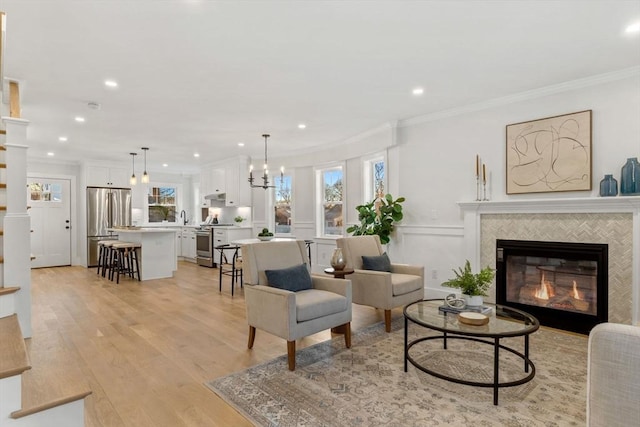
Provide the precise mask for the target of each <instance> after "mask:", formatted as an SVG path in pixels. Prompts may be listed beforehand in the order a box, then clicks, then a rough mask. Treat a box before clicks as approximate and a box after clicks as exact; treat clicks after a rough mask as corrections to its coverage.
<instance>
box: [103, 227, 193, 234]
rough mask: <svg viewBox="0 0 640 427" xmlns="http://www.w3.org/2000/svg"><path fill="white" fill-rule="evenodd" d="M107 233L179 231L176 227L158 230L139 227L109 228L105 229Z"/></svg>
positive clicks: (157, 228)
mask: <svg viewBox="0 0 640 427" xmlns="http://www.w3.org/2000/svg"><path fill="white" fill-rule="evenodd" d="M107 231H112V232H114V233H118V234H122V233H177V232H178V231H180V230H179V229H178V228H176V227H172V228H169V227H164V228H160V227H152V228H145V227H141V228H139V229H137V230H136V229H131V228H109V229H107Z"/></svg>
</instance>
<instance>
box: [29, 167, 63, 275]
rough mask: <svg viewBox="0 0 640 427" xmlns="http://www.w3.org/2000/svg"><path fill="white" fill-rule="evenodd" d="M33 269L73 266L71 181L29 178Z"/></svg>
mask: <svg viewBox="0 0 640 427" xmlns="http://www.w3.org/2000/svg"><path fill="white" fill-rule="evenodd" d="M27 181H28V182H29V184H28V187H29V188H28V189H27V192H28V195H27V198H28V200H27V204H28V205H29V206H31V209H29V215H30V216H31V230H32V231H31V254H32V255H33V256H35V259H34V260H33V261H31V267H32V268H39V267H55V266H60V265H71V181H70V180H68V179H52V178H45V177H29V178H28V179H27Z"/></svg>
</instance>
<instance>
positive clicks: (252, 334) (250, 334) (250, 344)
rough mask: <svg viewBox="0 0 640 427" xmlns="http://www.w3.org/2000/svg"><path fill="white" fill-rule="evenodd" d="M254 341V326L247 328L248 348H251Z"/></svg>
mask: <svg viewBox="0 0 640 427" xmlns="http://www.w3.org/2000/svg"><path fill="white" fill-rule="evenodd" d="M255 340H256V328H255V326H249V346H248V347H249V348H253V342H254V341H255Z"/></svg>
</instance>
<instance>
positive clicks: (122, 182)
mask: <svg viewBox="0 0 640 427" xmlns="http://www.w3.org/2000/svg"><path fill="white" fill-rule="evenodd" d="M129 173H130V172H129V170H128V169H125V168H114V167H107V166H87V185H88V186H91V187H120V188H129V187H131V185H130V184H129V176H130V175H129Z"/></svg>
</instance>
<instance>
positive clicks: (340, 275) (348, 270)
mask: <svg viewBox="0 0 640 427" xmlns="http://www.w3.org/2000/svg"><path fill="white" fill-rule="evenodd" d="M324 272H325V273H326V274H331V275H332V276H333V277H334V278H336V279H344V276H346V275H347V274H351V273H353V268H343V269H342V270H335V269H334V268H333V267H329V268H325V269H324Z"/></svg>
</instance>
